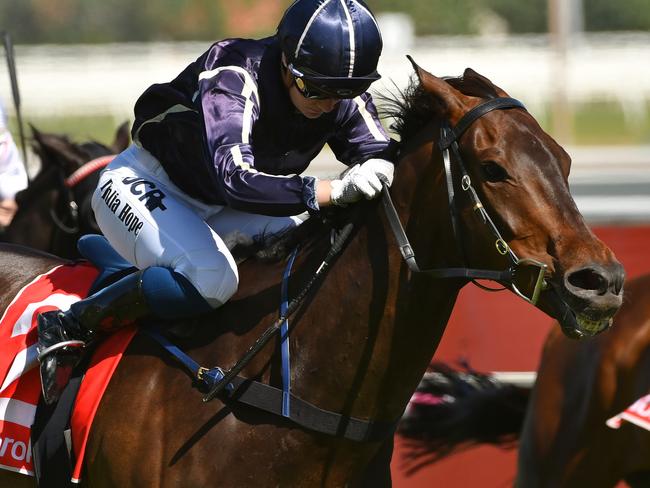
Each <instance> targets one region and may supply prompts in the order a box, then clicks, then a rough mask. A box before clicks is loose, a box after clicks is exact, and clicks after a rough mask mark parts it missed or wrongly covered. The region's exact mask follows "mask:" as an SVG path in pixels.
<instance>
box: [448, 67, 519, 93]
mask: <svg viewBox="0 0 650 488" xmlns="http://www.w3.org/2000/svg"><path fill="white" fill-rule="evenodd" d="M456 82H457V84H458V86H455V88H457V89H458V90H460V91H461V92H463V93H464V94H465V95H470V96H475V97H481V98H494V97H507V96H508V94H507V93H506V92H505V91H504V90H502V89H501V88H499V87H498V86H496V85H495V84H494V83H492V82H491V81H490V80H488V79H487V78H486V77H485V76H483V75H480V74H479V73H477V72H476V71H474V70H473V69H472V68H466V69H465V71H464V73H463V77H462V78H456Z"/></svg>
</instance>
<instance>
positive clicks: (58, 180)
mask: <svg viewBox="0 0 650 488" xmlns="http://www.w3.org/2000/svg"><path fill="white" fill-rule="evenodd" d="M32 134H33V144H32V147H33V150H34V152H35V153H36V154H37V155H38V156H39V158H40V161H41V166H40V169H39V172H38V174H37V175H36V176H35V177H34V178H33V179H32V180H31V181H30V184H29V186H28V187H27V188H26V189H25V190H23V191H21V192H19V193H18V194H17V195H16V202H17V203H18V211H17V212H16V215H15V217H14V219H13V221H12V223H11V225H10V226H9V227H8V228H7V230H6V233H5V235H4V239H5V240H7V241H9V242H13V243H16V244H23V245H27V246H30V247H34V248H36V249H40V250H44V251H49V252H52V253H55V254H57V255H60V256H63V257H75V256H77V251H76V240H77V238H78V237H79V236H80V235H81V234H84V233H88V232H98V229H97V224H96V223H95V219H94V215H93V212H92V208H91V206H90V196H91V195H92V192H93V191H94V187H95V185H96V183H97V174H96V170H95V171H92V172H91V171H89V172H88V174H87V175H86V174H84V175H83V177H82V178H79V182H78V183H77V182H75V183H74V184H73V185H71V184H70V180H69V178H70V177H71V175H73V174H75V172H78V170H80V168H82V167H84V166H85V165H86V164H87V163H88V162H90V161H95V160H97V159H98V158H101V157H103V156H108V155H111V154H116V153H118V152H121V151H122V150H124V149H125V148H126V147H127V145H128V143H129V131H128V123H124V124H122V125H121V126H120V127H119V128H118V129H117V131H116V135H115V140H114V141H113V143H112V144H111V146H110V147H109V146H106V145H104V144H102V143H99V142H96V141H89V142H84V143H75V142H73V141H71V140H70V139H69V138H68V137H67V136H65V135H60V134H51V133H44V132H41V131H39V130H38V129H36V128H35V127H33V126H32ZM77 174H78V173H77Z"/></svg>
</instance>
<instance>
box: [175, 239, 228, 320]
mask: <svg viewBox="0 0 650 488" xmlns="http://www.w3.org/2000/svg"><path fill="white" fill-rule="evenodd" d="M174 269H175V270H176V271H178V272H179V273H181V274H182V275H183V276H185V277H186V278H187V279H188V281H189V282H190V283H191V284H192V285H193V286H194V287H195V288H196V290H197V291H198V293H199V294H200V295H201V296H202V297H203V299H204V300H205V301H206V302H207V303H208V304H210V306H211V307H212V308H218V307H220V306H221V305H223V304H224V303H226V302H227V301H228V300H229V299H230V297H232V296H233V295H234V294H235V293H236V292H237V288H238V286H239V274H238V273H237V264H236V263H235V261H234V260H233V258H232V256H229V255H226V254H224V253H221V252H215V251H214V250H213V249H210V250H208V251H206V252H201V253H192V252H190V253H188V254H186V255H184V256H183V258H182V259H181V260H180V261H178V262H176V263H175V266H174Z"/></svg>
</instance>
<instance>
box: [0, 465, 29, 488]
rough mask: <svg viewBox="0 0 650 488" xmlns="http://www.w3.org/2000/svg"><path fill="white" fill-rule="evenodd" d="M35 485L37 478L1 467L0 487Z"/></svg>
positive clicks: (27, 487) (19, 487) (16, 487)
mask: <svg viewBox="0 0 650 488" xmlns="http://www.w3.org/2000/svg"><path fill="white" fill-rule="evenodd" d="M35 486H36V478H32V477H31V476H25V475H24V474H19V473H12V472H11V471H5V470H4V469H0V487H2V488H34V487H35Z"/></svg>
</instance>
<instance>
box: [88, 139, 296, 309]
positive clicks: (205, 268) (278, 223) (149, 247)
mask: <svg viewBox="0 0 650 488" xmlns="http://www.w3.org/2000/svg"><path fill="white" fill-rule="evenodd" d="M92 203H93V210H94V211H95V217H96V219H97V223H98V225H99V227H100V229H101V230H102V232H103V233H104V235H105V236H106V237H107V239H108V240H109V241H110V243H111V244H112V245H113V247H114V248H115V249H116V250H117V251H118V252H119V253H120V254H121V255H122V257H124V258H125V259H126V260H128V261H129V262H131V263H133V264H134V265H135V266H137V267H138V268H140V269H143V268H147V267H150V266H162V267H168V268H171V269H173V270H174V271H176V272H178V273H181V274H182V275H183V276H185V278H187V279H188V280H189V281H190V283H191V284H192V285H194V287H195V288H196V289H197V291H198V292H199V293H200V294H201V296H203V298H205V300H206V301H207V302H208V303H209V304H210V305H211V306H213V307H218V306H220V305H222V304H223V303H225V302H226V301H227V300H228V299H229V298H230V297H231V296H232V295H233V294H234V293H235V291H236V290H237V286H238V280H239V277H238V273H237V266H236V263H235V261H234V259H233V257H232V255H231V254H230V251H229V250H228V248H227V246H226V244H225V243H224V241H223V240H222V238H221V237H220V234H221V235H225V234H226V233H229V232H232V231H239V232H242V233H244V234H247V235H249V236H250V237H253V236H254V235H256V234H257V233H261V232H273V231H277V230H280V229H282V228H286V227H287V226H295V225H297V224H298V223H300V222H301V221H302V219H300V218H292V217H288V218H278V217H266V216H261V215H253V214H247V213H244V212H238V211H234V210H232V209H229V208H224V207H221V206H216V205H206V204H204V203H202V202H199V201H197V200H195V199H192V198H191V197H189V196H187V195H186V194H184V193H183V192H182V191H181V190H180V189H178V188H177V187H176V186H175V185H174V184H173V183H172V182H171V181H169V178H168V176H167V174H166V173H165V172H164V170H163V169H162V167H161V166H160V164H159V163H158V161H157V160H156V159H155V158H154V157H153V156H151V154H149V153H148V152H147V151H145V150H143V149H141V148H138V147H136V146H131V147H130V148H129V149H127V150H126V151H124V152H123V153H122V154H120V155H119V156H118V157H117V158H116V159H115V160H114V161H113V162H112V163H111V164H110V165H109V166H108V167H107V168H106V170H105V171H104V172H103V173H102V175H101V176H100V180H99V184H98V186H97V189H96V191H95V193H94V195H93V201H92Z"/></svg>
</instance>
